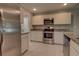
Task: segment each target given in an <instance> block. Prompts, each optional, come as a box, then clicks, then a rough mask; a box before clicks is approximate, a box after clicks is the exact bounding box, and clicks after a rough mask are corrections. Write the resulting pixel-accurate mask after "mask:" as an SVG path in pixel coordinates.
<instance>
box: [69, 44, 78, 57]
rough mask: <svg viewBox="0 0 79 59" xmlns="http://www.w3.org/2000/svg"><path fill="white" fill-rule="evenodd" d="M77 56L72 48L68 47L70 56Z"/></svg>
mask: <svg viewBox="0 0 79 59" xmlns="http://www.w3.org/2000/svg"><path fill="white" fill-rule="evenodd" d="M78 55H79V54H78V53H77V52H76V51H75V49H74V48H73V47H71V46H70V56H78Z"/></svg>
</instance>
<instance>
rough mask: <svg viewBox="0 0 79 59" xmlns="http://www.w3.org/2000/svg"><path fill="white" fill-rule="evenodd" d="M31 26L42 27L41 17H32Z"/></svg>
mask: <svg viewBox="0 0 79 59" xmlns="http://www.w3.org/2000/svg"><path fill="white" fill-rule="evenodd" d="M32 25H43V16H41V15H38V16H33V18H32Z"/></svg>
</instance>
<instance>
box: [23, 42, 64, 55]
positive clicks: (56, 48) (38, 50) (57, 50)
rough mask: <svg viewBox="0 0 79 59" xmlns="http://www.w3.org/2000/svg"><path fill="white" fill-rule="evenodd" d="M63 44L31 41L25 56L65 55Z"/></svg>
mask: <svg viewBox="0 0 79 59" xmlns="http://www.w3.org/2000/svg"><path fill="white" fill-rule="evenodd" d="M63 55H64V54H63V45H49V44H44V43H39V42H30V46H29V50H28V51H27V52H26V53H25V54H24V56H63Z"/></svg>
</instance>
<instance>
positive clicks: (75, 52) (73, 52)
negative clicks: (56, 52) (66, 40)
mask: <svg viewBox="0 0 79 59" xmlns="http://www.w3.org/2000/svg"><path fill="white" fill-rule="evenodd" d="M78 48H79V45H78V44H77V43H76V42H74V41H72V40H71V41H70V56H79V49H78Z"/></svg>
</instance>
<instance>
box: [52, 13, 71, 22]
mask: <svg viewBox="0 0 79 59" xmlns="http://www.w3.org/2000/svg"><path fill="white" fill-rule="evenodd" d="M54 24H71V13H57V14H54Z"/></svg>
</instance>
